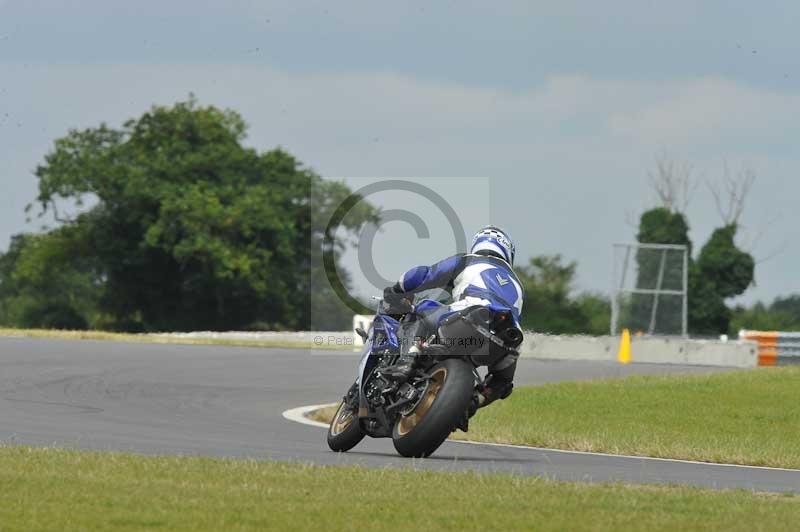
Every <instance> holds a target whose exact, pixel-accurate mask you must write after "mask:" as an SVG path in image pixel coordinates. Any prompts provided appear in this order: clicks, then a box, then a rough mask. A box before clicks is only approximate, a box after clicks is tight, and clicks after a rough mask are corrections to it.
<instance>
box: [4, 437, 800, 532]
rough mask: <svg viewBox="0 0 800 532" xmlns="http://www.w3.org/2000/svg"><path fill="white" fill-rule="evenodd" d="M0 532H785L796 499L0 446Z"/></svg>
mask: <svg viewBox="0 0 800 532" xmlns="http://www.w3.org/2000/svg"><path fill="white" fill-rule="evenodd" d="M0 499H1V500H2V501H3V504H1V505H0V528H2V529H3V530H26V531H27V530H64V529H68V530H75V529H80V530H108V529H121V530H127V529H135V530H142V529H169V530H250V529H258V530H263V529H274V530H353V529H354V527H357V528H358V529H359V530H397V529H398V528H403V529H410V530H417V529H427V530H434V529H436V530H464V529H470V530H471V529H475V528H485V526H486V523H490V526H491V528H492V529H499V530H507V529H511V530H523V529H524V530H530V529H536V530H599V529H606V530H646V531H652V530H655V529H672V530H686V529H703V530H725V531H730V530H747V531H753V530H790V529H792V528H793V527H795V526H796V524H797V515H800V497H798V496H778V495H758V494H752V493H748V492H745V491H722V492H718V491H706V490H699V489H693V488H683V487H652V486H646V487H633V486H623V485H592V484H580V483H563V482H554V481H548V480H542V479H536V478H520V477H511V476H504V475H478V474H472V473H431V472H419V471H411V470H407V469H406V470H389V469H365V468H359V467H316V466H306V465H297V464H282V463H274V462H255V461H244V460H218V459H210V458H179V457H142V456H135V455H128V454H120V453H91V452H76V451H65V450H56V449H34V448H28V447H0Z"/></svg>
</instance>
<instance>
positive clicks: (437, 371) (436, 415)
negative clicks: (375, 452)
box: [392, 358, 475, 458]
mask: <svg viewBox="0 0 800 532" xmlns="http://www.w3.org/2000/svg"><path fill="white" fill-rule="evenodd" d="M430 374H431V376H432V377H433V379H432V381H431V387H430V388H429V391H428V392H426V397H425V398H423V399H422V400H421V401H420V403H419V405H417V408H416V409H415V410H414V412H412V413H411V414H409V415H408V416H403V417H401V418H400V419H399V420H398V421H397V423H395V425H394V429H393V430H392V442H394V448H395V449H397V452H398V453H400V454H401V455H402V456H406V457H409V458H423V457H426V456H430V455H431V454H433V452H434V451H436V449H438V448H439V446H440V445H441V444H442V443H444V441H445V440H446V439H447V437H448V436H449V435H450V433H451V432H453V431H454V430H455V429H456V427H458V425H459V423H460V421H461V420H462V418H463V417H464V416H465V415H466V414H467V409H468V408H469V405H470V403H471V401H472V394H473V391H474V389H475V377H474V375H473V373H472V367H471V366H470V365H469V364H468V363H467V362H465V361H463V360H460V359H455V358H451V359H447V360H445V361H443V362H441V363H440V364H437V365H436V366H434V367H433V368H431V370H430ZM434 386H438V389H436V390H435V389H434ZM431 394H433V397H432V398H430V399H428V398H429V397H431ZM426 401H429V402H426Z"/></svg>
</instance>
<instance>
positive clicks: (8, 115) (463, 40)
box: [0, 0, 800, 302]
mask: <svg viewBox="0 0 800 532" xmlns="http://www.w3.org/2000/svg"><path fill="white" fill-rule="evenodd" d="M798 20H800V4H798V3H797V2H790V1H785V2H771V1H765V2H760V3H753V2H740V1H725V2H721V1H707V2H688V1H682V0H676V1H673V2H669V3H667V2H654V1H642V0H639V1H616V2H613V1H612V2H594V3H587V2H577V1H562V2H558V3H554V2H531V1H527V2H517V1H507V2H495V3H488V2H468V1H467V2H408V3H398V2H393V3H388V2H376V1H371V2H366V1H347V0H343V1H340V2H336V3H335V4H334V3H331V2H308V1H292V2H268V1H260V2H255V1H252V2H247V1H238V0H234V1H229V2H216V3H214V2H202V1H191V2H189V1H188V0H172V1H170V2H154V1H149V0H142V1H140V2H135V3H132V2H124V3H123V2H117V1H109V0H105V1H98V0H84V1H66V0H52V1H35V0H26V1H22V0H0V185H2V194H0V250H2V249H5V248H6V247H7V245H8V242H9V238H10V236H11V235H13V234H15V233H18V232H21V231H32V230H38V229H39V228H40V227H41V225H42V224H43V223H46V222H47V220H36V219H34V221H33V222H31V223H26V215H25V213H24V208H25V206H26V204H28V203H29V202H31V201H32V200H33V199H34V198H35V196H36V178H35V176H34V175H33V170H34V169H35V168H36V166H37V164H40V163H41V162H42V161H43V158H44V156H45V154H46V153H48V151H49V150H50V149H51V148H52V145H53V141H54V140H55V139H56V138H58V137H60V136H63V135H64V134H66V133H67V131H68V130H69V129H70V128H85V127H94V126H97V125H99V124H100V123H101V122H106V123H108V124H110V125H112V126H119V125H121V124H122V122H124V121H125V120H126V119H129V118H133V117H136V116H139V115H141V114H142V113H143V112H144V111H146V110H147V109H148V108H149V107H150V106H151V105H153V104H161V105H169V104H171V103H174V102H175V101H178V100H183V99H185V98H186V97H187V96H188V95H189V93H193V94H195V95H196V97H197V98H198V100H199V102H200V103H201V104H204V105H215V106H218V107H228V108H232V109H235V110H236V111H238V112H239V113H241V115H242V116H243V117H244V118H245V120H246V121H247V122H248V124H249V125H250V129H249V136H248V140H247V143H248V144H249V145H251V146H254V147H256V148H258V149H260V150H268V149H272V148H274V147H276V146H282V147H284V148H285V149H287V150H288V151H290V152H291V153H292V154H294V155H296V156H297V157H298V158H299V159H300V160H301V161H303V162H304V163H305V164H306V165H307V166H309V167H310V168H313V169H314V170H315V171H317V172H318V173H319V174H320V175H322V176H323V177H326V178H332V179H343V180H345V181H346V182H347V183H348V184H350V185H351V186H352V187H354V188H358V187H360V186H363V185H365V184H368V183H372V182H376V181H381V180H385V179H406V180H409V181H412V182H415V183H420V184H424V185H425V186H427V187H429V188H430V189H432V190H434V191H436V192H437V193H438V194H440V195H442V196H443V197H444V198H446V200H447V201H448V203H449V204H450V205H452V206H453V207H454V209H455V211H456V212H457V213H458V217H459V218H460V220H461V222H462V223H463V227H464V230H465V231H466V232H472V231H474V230H476V229H478V228H479V227H480V226H481V225H484V224H485V223H489V222H491V223H495V224H499V225H502V226H504V227H505V228H507V229H508V230H509V232H510V233H511V234H512V236H513V237H514V238H515V239H516V241H517V249H518V263H526V262H527V259H528V258H529V257H532V256H535V255H541V254H555V253H560V254H562V255H563V256H564V257H565V259H567V260H575V261H577V263H578V279H577V283H576V290H591V291H596V292H608V290H609V288H610V285H611V275H612V273H611V271H612V247H611V245H612V243H614V242H629V241H633V240H634V238H635V232H636V231H635V227H634V225H635V220H636V218H637V217H638V214H640V213H641V212H642V211H643V210H645V209H647V208H649V207H652V206H654V205H655V204H656V200H655V197H654V194H653V192H652V187H651V186H650V185H649V182H648V173H649V172H652V171H653V169H654V168H655V164H656V159H657V158H658V157H659V156H665V157H667V158H670V159H673V160H676V161H681V162H685V163H687V164H691V165H692V168H693V169H694V175H696V176H697V178H698V180H699V186H698V187H697V189H696V190H695V192H694V194H693V197H692V201H691V203H690V205H689V207H688V209H687V216H688V219H689V223H690V226H691V237H692V239H693V241H694V242H695V246H696V247H699V246H700V245H702V243H703V242H705V240H706V239H707V238H708V236H709V234H710V232H711V231H712V230H713V229H714V228H715V227H717V226H719V225H720V224H721V217H720V215H719V214H718V213H717V209H716V207H715V203H714V200H713V196H712V194H711V192H710V190H709V187H708V185H707V183H708V182H714V181H715V180H718V179H719V178H720V176H721V175H722V168H723V163H724V162H727V164H728V166H729V167H730V168H731V169H732V171H734V172H735V171H738V170H739V169H741V168H745V167H747V168H750V169H752V170H753V171H754V172H755V174H756V175H757V180H756V182H755V185H754V186H753V189H752V192H751V194H750V196H749V197H748V199H747V204H746V208H745V211H744V214H743V216H742V218H741V220H740V222H741V225H742V230H741V232H740V238H739V243H740V245H741V246H742V247H744V249H746V250H748V251H750V252H751V253H752V254H753V255H754V256H755V258H756V260H757V261H758V265H757V268H756V285H755V286H754V287H752V288H750V289H749V290H748V292H747V293H746V294H745V296H743V297H742V298H741V300H742V301H744V302H752V301H755V300H765V301H769V300H772V299H773V298H774V297H776V296H781V295H787V294H790V293H793V292H800V280H798V276H797V275H796V271H797V270H796V267H797V265H798V263H800V249H798V247H797V246H796V245H794V244H795V241H796V239H797V237H798V231H797V226H798V221H800V217H798V214H797V213H796V211H797V209H796V207H795V205H796V201H797V200H796V198H798V197H800V179H798V174H800V150H798V149H797V148H798V142H799V139H800V69H799V68H798V66H799V65H798V59H797V50H798V48H799V46H798V45H800V36H798V34H797V31H796V22H797V21H798ZM372 200H373V201H374V202H375V203H377V204H378V205H380V206H382V207H384V208H387V209H398V208H400V209H404V210H406V211H410V212H413V213H415V214H417V215H418V216H419V217H421V218H422V219H423V220H424V221H425V222H426V224H427V225H428V226H429V229H430V231H429V232H430V238H428V239H427V240H425V239H422V240H420V239H419V238H418V236H417V234H416V233H415V231H414V229H413V227H412V226H410V225H409V224H408V223H405V222H402V221H392V222H389V223H387V224H386V225H385V227H383V228H382V231H381V232H380V233H379V234H378V236H377V237H376V238H375V244H374V248H373V252H374V254H375V265H376V268H377V269H378V271H379V272H380V273H381V275H382V276H383V277H385V278H387V279H392V278H396V277H397V276H399V275H400V274H401V273H402V271H404V270H405V269H406V268H408V267H410V266H413V265H415V264H417V263H431V262H433V261H435V260H437V259H439V258H441V257H443V256H445V255H447V254H450V253H452V252H453V251H455V246H454V242H453V236H452V231H451V230H450V229H449V224H448V222H447V220H446V219H445V218H444V217H443V216H442V215H441V213H439V212H437V211H436V209H435V206H433V205H431V204H430V202H429V201H427V200H426V199H425V198H420V197H414V196H413V194H409V193H407V192H395V193H392V192H384V193H381V194H377V195H375V196H374V197H373V198H372ZM355 257H356V255H355V253H351V254H350V255H349V256H348V258H347V261H346V262H347V265H348V267H349V268H351V269H355V270H357V269H358V263H357V260H356V258H355ZM355 277H356V281H357V286H358V289H359V291H360V292H361V293H362V294H367V293H369V292H370V291H372V290H374V288H373V287H371V286H370V285H369V283H368V282H366V281H365V279H364V276H363V275H361V274H360V273H359V272H358V271H356V272H355Z"/></svg>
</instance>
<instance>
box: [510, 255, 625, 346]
mask: <svg viewBox="0 0 800 532" xmlns="http://www.w3.org/2000/svg"><path fill="white" fill-rule="evenodd" d="M576 267H577V265H576V263H575V262H570V263H568V264H564V263H563V258H562V257H561V255H553V256H538V257H534V258H532V259H531V260H530V262H529V264H528V266H527V267H522V268H519V269H518V270H517V274H518V276H519V279H520V281H521V282H522V285H523V288H524V289H525V303H524V312H523V313H522V320H523V321H522V325H523V327H525V328H529V329H532V330H534V331H537V332H542V333H552V334H607V332H608V329H609V324H610V319H611V317H610V316H611V310H610V305H609V302H608V300H606V299H604V298H602V297H600V296H597V295H594V294H582V295H580V296H578V297H577V298H573V297H572V295H571V294H572V291H573V282H574V278H575V269H576Z"/></svg>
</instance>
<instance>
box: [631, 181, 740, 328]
mask: <svg viewBox="0 0 800 532" xmlns="http://www.w3.org/2000/svg"><path fill="white" fill-rule="evenodd" d="M686 175H689V174H686ZM754 179H755V177H754V174H753V173H752V172H751V171H749V170H743V171H742V172H741V173H740V174H739V176H738V177H730V173H729V171H728V170H727V165H726V166H725V171H724V173H723V178H722V181H721V182H722V185H721V186H714V185H712V184H710V183H709V188H710V189H711V191H712V193H713V195H714V198H715V201H716V203H717V206H718V210H719V213H720V216H721V217H722V219H723V222H724V225H723V226H722V227H720V228H718V229H716V230H715V231H714V232H713V233H712V234H711V237H710V238H709V240H708V242H706V244H705V245H704V246H703V247H702V248H701V250H700V253H699V254H698V256H697V258H696V259H694V258H692V242H691V240H690V238H689V225H688V223H687V222H686V218H685V215H684V214H683V213H682V212H679V211H677V210H675V209H674V208H671V207H669V206H668V205H672V203H670V202H669V201H664V199H663V198H662V203H664V206H661V207H656V208H654V209H651V210H649V211H646V212H645V213H644V214H642V217H641V220H640V223H639V232H638V234H637V240H638V241H639V242H642V243H648V244H680V245H685V246H687V248H688V253H689V272H688V273H689V316H688V318H689V330H690V332H692V333H693V334H701V335H716V334H720V333H726V332H728V329H729V327H730V321H731V310H730V309H729V308H728V307H727V306H726V304H725V300H726V299H729V298H732V297H734V296H737V295H739V294H741V293H743V292H744V291H745V290H746V289H747V288H748V287H749V286H750V284H752V282H753V276H754V270H755V261H754V259H753V257H752V256H751V255H750V254H748V253H746V252H744V251H742V250H741V249H739V248H738V247H737V246H736V244H735V241H734V240H735V237H736V233H737V230H738V220H739V218H740V217H741V215H742V213H743V209H744V202H745V199H746V197H747V195H748V194H749V191H750V188H751V187H752V184H753V180H754ZM664 182H667V183H668V181H663V180H662V184H663V183H664ZM655 183H657V182H655ZM654 186H655V185H654ZM656 192H657V193H658V189H657V190H656ZM662 195H663V194H662ZM666 196H667V197H670V196H669V194H666ZM669 260H676V261H677V260H679V259H678V257H677V255H676V256H675V257H674V258H672V259H669ZM637 262H638V266H639V271H638V275H639V278H638V286H640V287H646V288H654V287H655V282H654V279H656V278H657V277H658V272H659V271H660V264H658V260H657V257H656V255H655V254H652V253H644V252H642V251H640V252H639V253H638V255H637ZM670 266H672V267H670ZM677 266H678V265H667V267H666V268H664V271H667V272H678V271H682V268H679V267H677ZM664 282H665V283H666V285H668V286H669V285H671V286H673V287H677V286H680V285H679V284H678V281H677V280H675V279H673V280H669V279H667V280H664ZM648 297H650V298H652V296H638V295H637V296H636V297H634V298H633V301H632V309H633V310H632V312H631V314H632V316H633V318H634V320H637V319H638V320H639V322H642V323H638V322H637V323H636V324H634V326H635V327H638V328H640V329H642V330H644V329H645V327H643V322H644V321H645V320H646V316H645V315H646V314H647V312H646V310H647V309H649V308H650V305H651V303H650V301H649V299H648ZM665 304H666V305H673V306H677V305H679V302H678V301H667V302H662V303H660V305H665ZM662 311H663V314H665V315H669V316H674V315H679V313H677V309H675V311H674V312H671V311H669V309H665V308H663V307H661V306H660V307H659V312H662ZM673 328H674V327H673Z"/></svg>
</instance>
